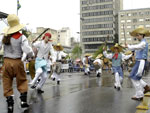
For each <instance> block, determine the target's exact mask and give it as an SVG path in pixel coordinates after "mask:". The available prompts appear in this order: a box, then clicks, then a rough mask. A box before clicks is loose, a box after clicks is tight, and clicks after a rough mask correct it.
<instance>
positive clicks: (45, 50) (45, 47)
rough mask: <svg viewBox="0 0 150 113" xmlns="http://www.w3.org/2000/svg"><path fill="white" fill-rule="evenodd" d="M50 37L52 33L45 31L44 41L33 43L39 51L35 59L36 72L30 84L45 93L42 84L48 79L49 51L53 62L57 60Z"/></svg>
mask: <svg viewBox="0 0 150 113" xmlns="http://www.w3.org/2000/svg"><path fill="white" fill-rule="evenodd" d="M50 38H51V34H50V33H45V34H44V37H43V38H42V39H43V40H42V41H36V42H35V43H33V46H34V47H36V48H37V49H38V53H37V57H36V61H35V69H36V74H35V77H34V79H33V80H32V82H31V83H30V85H31V88H36V89H37V92H38V93H44V91H42V86H43V85H44V83H45V81H46V79H47V60H48V55H49V52H50V53H51V56H52V57H53V63H54V62H55V53H54V49H53V46H52V43H51V40H50ZM39 78H40V81H39V82H38V85H35V84H36V83H37V81H38V80H39Z"/></svg>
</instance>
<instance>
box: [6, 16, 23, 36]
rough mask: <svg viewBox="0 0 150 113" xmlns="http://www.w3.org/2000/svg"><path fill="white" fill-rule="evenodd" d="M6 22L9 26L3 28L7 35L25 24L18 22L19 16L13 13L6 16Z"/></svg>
mask: <svg viewBox="0 0 150 113" xmlns="http://www.w3.org/2000/svg"><path fill="white" fill-rule="evenodd" d="M7 22H8V24H9V26H8V27H7V28H5V29H4V31H5V35H9V34H12V33H15V32H17V31H20V30H21V29H22V28H24V26H25V25H23V24H20V23H19V18H18V16H17V15H15V14H9V15H8V17H7Z"/></svg>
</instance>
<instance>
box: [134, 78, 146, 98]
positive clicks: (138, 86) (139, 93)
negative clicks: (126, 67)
mask: <svg viewBox="0 0 150 113" xmlns="http://www.w3.org/2000/svg"><path fill="white" fill-rule="evenodd" d="M131 81H132V83H133V86H134V87H135V91H136V92H135V97H136V98H141V97H143V96H144V93H143V91H144V88H143V87H145V86H146V83H145V82H144V81H143V80H142V79H141V80H133V79H131Z"/></svg>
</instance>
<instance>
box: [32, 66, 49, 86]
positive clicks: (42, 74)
mask: <svg viewBox="0 0 150 113" xmlns="http://www.w3.org/2000/svg"><path fill="white" fill-rule="evenodd" d="M39 78H40V82H39V83H38V85H37V87H36V88H37V89H41V88H42V86H43V84H44V83H45V81H46V79H47V73H46V72H43V70H42V68H39V69H37V70H36V74H35V77H34V79H33V80H32V81H31V83H30V84H31V86H34V85H35V84H36V83H37V80H38V79H39Z"/></svg>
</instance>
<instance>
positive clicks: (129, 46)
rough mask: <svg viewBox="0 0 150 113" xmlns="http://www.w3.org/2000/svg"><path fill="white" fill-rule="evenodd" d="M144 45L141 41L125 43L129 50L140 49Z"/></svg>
mask: <svg viewBox="0 0 150 113" xmlns="http://www.w3.org/2000/svg"><path fill="white" fill-rule="evenodd" d="M145 46H146V42H144V41H141V42H140V43H139V44H135V45H127V47H128V48H129V49H130V50H140V49H144V48H145Z"/></svg>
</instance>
